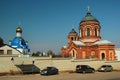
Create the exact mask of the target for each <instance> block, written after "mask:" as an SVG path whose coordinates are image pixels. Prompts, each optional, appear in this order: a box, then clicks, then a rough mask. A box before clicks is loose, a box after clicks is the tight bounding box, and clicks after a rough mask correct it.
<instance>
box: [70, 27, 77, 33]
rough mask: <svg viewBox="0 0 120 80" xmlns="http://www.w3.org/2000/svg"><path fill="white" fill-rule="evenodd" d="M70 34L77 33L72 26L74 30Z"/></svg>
mask: <svg viewBox="0 0 120 80" xmlns="http://www.w3.org/2000/svg"><path fill="white" fill-rule="evenodd" d="M69 34H77V32H76V31H75V29H74V28H72V30H71V31H70V32H69Z"/></svg>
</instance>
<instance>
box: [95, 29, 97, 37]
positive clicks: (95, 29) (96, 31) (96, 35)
mask: <svg viewBox="0 0 120 80" xmlns="http://www.w3.org/2000/svg"><path fill="white" fill-rule="evenodd" d="M95 36H97V29H96V28H95Z"/></svg>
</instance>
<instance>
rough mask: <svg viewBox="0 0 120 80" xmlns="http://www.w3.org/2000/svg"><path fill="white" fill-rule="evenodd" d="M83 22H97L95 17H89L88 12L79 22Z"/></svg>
mask: <svg viewBox="0 0 120 80" xmlns="http://www.w3.org/2000/svg"><path fill="white" fill-rule="evenodd" d="M85 21H97V22H99V21H98V20H97V19H96V18H95V17H93V16H92V15H91V13H90V12H87V14H86V16H85V17H84V18H83V19H82V20H81V22H85Z"/></svg>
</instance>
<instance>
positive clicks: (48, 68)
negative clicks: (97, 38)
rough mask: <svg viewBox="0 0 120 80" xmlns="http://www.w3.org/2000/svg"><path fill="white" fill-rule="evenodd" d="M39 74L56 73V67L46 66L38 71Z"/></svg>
mask: <svg viewBox="0 0 120 80" xmlns="http://www.w3.org/2000/svg"><path fill="white" fill-rule="evenodd" d="M40 74H41V75H53V74H58V69H57V68H56V67H46V68H45V69H43V70H41V71H40Z"/></svg>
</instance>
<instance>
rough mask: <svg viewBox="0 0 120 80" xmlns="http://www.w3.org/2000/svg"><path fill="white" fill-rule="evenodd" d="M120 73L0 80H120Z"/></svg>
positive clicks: (39, 76) (26, 76)
mask: <svg viewBox="0 0 120 80" xmlns="http://www.w3.org/2000/svg"><path fill="white" fill-rule="evenodd" d="M119 74H120V71H119V72H118V71H113V72H95V73H87V74H80V73H59V74H58V75H52V76H41V75H40V74H29V75H6V76H0V80H120V75H119Z"/></svg>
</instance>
